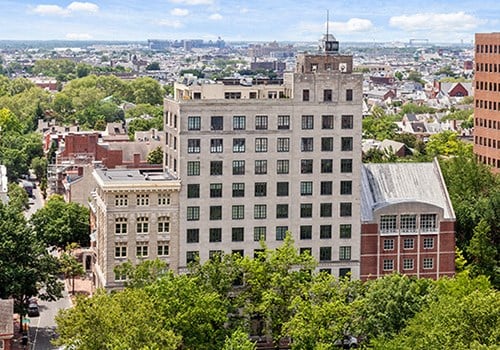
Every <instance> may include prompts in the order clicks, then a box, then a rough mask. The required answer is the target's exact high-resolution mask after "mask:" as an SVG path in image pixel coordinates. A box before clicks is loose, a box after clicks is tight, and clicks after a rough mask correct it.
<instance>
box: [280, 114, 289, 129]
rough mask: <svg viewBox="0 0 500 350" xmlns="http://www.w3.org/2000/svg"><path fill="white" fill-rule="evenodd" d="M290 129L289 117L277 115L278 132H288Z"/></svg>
mask: <svg viewBox="0 0 500 350" xmlns="http://www.w3.org/2000/svg"><path fill="white" fill-rule="evenodd" d="M288 129H290V116H289V115H279V116H278V130H288Z"/></svg>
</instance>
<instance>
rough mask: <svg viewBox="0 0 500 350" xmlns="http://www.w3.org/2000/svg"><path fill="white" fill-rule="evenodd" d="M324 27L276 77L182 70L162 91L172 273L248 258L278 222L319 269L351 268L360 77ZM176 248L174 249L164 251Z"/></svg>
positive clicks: (274, 242) (278, 232)
mask: <svg viewBox="0 0 500 350" xmlns="http://www.w3.org/2000/svg"><path fill="white" fill-rule="evenodd" d="M352 69H353V66H352V56H348V55H340V54H339V52H338V42H337V41H336V40H335V38H334V37H333V36H332V35H328V34H327V35H325V36H324V38H323V40H322V44H321V49H320V51H318V52H317V53H304V54H300V55H298V57H297V64H296V68H295V71H294V72H293V73H285V76H284V79H283V80H279V81H269V80H258V79H253V80H251V81H250V80H241V81H240V80H237V79H226V80H224V81H222V82H213V81H208V80H203V79H195V78H184V80H183V81H182V82H179V83H176V84H175V93H174V96H173V97H172V98H167V99H165V131H166V136H167V139H166V146H165V167H166V169H165V170H166V171H167V172H168V173H170V174H172V175H174V176H175V177H176V178H177V179H179V180H180V181H181V190H180V194H179V196H180V197H179V235H178V240H179V241H178V253H179V255H178V259H179V265H178V266H179V272H182V271H184V270H185V268H186V266H187V264H188V263H189V261H192V260H193V259H195V258H196V257H197V256H199V257H200V260H201V261H202V262H203V261H206V260H207V259H209V258H210V257H211V256H213V255H214V254H218V253H221V252H223V253H226V254H228V253H237V254H242V255H247V256H252V257H253V256H254V254H255V253H256V251H258V250H259V249H261V245H260V240H264V241H265V243H266V245H267V246H268V247H269V248H275V247H278V246H279V245H281V244H282V241H283V239H284V237H285V234H286V232H287V231H289V232H290V233H291V234H292V237H293V239H294V241H295V245H296V246H297V247H298V249H300V251H306V250H308V251H310V253H311V254H312V255H313V256H314V257H315V258H316V259H317V260H318V261H319V266H318V269H322V270H326V271H329V272H331V273H332V274H334V275H335V276H339V275H344V274H346V273H348V272H351V274H352V277H353V278H359V260H360V181H361V180H360V179H361V176H360V172H361V147H360V145H361V113H362V110H361V102H362V76H361V74H356V73H353V71H352ZM172 258H173V257H171V259H172Z"/></svg>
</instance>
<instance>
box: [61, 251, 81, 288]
mask: <svg viewBox="0 0 500 350" xmlns="http://www.w3.org/2000/svg"><path fill="white" fill-rule="evenodd" d="M59 265H60V267H61V272H62V273H63V274H64V277H65V278H66V279H69V280H71V294H73V295H74V294H75V278H77V277H81V276H83V275H85V269H84V268H83V265H82V263H81V262H79V261H78V260H77V258H76V257H75V256H74V255H73V254H72V248H71V247H69V248H66V250H65V251H64V252H63V253H62V254H61V256H60V257H59Z"/></svg>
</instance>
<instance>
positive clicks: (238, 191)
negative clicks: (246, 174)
mask: <svg viewBox="0 0 500 350" xmlns="http://www.w3.org/2000/svg"><path fill="white" fill-rule="evenodd" d="M233 197H245V184H244V183H242V182H237V183H233Z"/></svg>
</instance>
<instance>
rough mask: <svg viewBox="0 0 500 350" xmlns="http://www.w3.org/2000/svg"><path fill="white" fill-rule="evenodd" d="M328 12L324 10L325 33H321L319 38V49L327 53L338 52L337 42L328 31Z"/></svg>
mask: <svg viewBox="0 0 500 350" xmlns="http://www.w3.org/2000/svg"><path fill="white" fill-rule="evenodd" d="M329 15H330V13H329V11H328V10H327V11H326V34H324V35H323V38H322V39H321V44H320V49H321V51H323V52H324V53H327V54H338V53H339V42H338V41H337V39H335V37H334V36H333V34H330V33H329V25H330V18H329V17H330V16H329Z"/></svg>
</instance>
